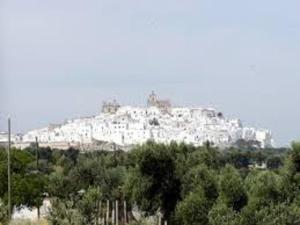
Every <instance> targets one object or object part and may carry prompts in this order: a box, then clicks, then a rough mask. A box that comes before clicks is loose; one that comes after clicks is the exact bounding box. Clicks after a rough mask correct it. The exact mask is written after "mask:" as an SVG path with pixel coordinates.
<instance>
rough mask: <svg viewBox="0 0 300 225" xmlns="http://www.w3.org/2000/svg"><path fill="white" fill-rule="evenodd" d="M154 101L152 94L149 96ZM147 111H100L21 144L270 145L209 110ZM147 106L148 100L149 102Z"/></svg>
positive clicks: (265, 137) (262, 135)
mask: <svg viewBox="0 0 300 225" xmlns="http://www.w3.org/2000/svg"><path fill="white" fill-rule="evenodd" d="M151 95H152V98H153V93H152V94H151ZM156 101H158V102H159V103H160V104H158V106H154V104H148V106H147V107H132V106H120V105H119V104H117V103H116V102H115V103H114V104H115V105H117V106H118V107H116V108H115V110H102V112H101V113H100V115H98V116H93V117H88V118H80V119H73V120H67V121H66V122H65V123H63V124H58V125H50V126H48V127H45V128H41V129H36V130H32V131H29V132H28V133H26V134H25V135H24V136H23V142H24V143H30V142H33V141H34V140H35V137H38V139H39V141H40V142H41V143H61V142H63V143H70V144H78V145H82V144H90V143H92V142H93V141H95V140H96V141H103V142H109V143H115V144H118V145H120V146H129V145H135V144H141V143H144V142H146V141H147V140H149V139H151V140H155V141H156V142H160V143H170V142H171V141H176V142H185V143H188V144H193V145H196V146H200V145H202V144H203V143H205V142H206V141H211V142H213V143H214V145H216V146H230V145H231V144H233V143H235V142H236V141H237V140H239V139H245V140H257V141H259V142H261V145H262V146H263V147H268V146H271V145H272V135H271V133H270V132H269V131H268V130H261V129H259V130H256V129H254V128H247V127H243V125H242V123H241V121H240V120H238V119H229V118H225V117H224V115H223V114H222V113H219V112H217V111H216V110H215V109H212V108H188V107H171V106H170V104H169V102H167V103H168V104H165V105H163V103H164V102H165V101H164V102H160V101H159V100H156ZM148 103H149V100H148Z"/></svg>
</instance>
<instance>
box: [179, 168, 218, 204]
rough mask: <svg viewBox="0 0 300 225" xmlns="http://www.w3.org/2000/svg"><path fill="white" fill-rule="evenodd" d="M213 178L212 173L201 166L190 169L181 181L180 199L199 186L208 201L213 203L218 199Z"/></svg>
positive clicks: (213, 174) (215, 182)
mask: <svg viewBox="0 0 300 225" xmlns="http://www.w3.org/2000/svg"><path fill="white" fill-rule="evenodd" d="M215 177H216V175H215V173H214V171H212V170H209V169H208V168H207V166H205V165H203V164H202V165H199V166H197V167H194V168H192V169H190V170H189V171H188V172H187V173H186V174H185V175H184V176H183V179H182V197H184V196H185V195H187V194H188V193H190V192H191V191H194V190H195V189H197V188H199V186H201V187H202V189H203V191H204V194H205V197H206V198H207V199H208V201H211V202H214V201H215V199H216V198H217V197H218V190H217V188H218V187H217V181H216V179H215Z"/></svg>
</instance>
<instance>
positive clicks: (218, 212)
mask: <svg viewBox="0 0 300 225" xmlns="http://www.w3.org/2000/svg"><path fill="white" fill-rule="evenodd" d="M208 218H209V224H210V225H242V224H243V223H242V218H241V215H240V213H239V212H237V211H235V210H233V209H232V208H230V207H227V206H226V205H225V204H223V203H220V202H217V203H216V204H215V205H214V207H213V208H212V209H211V210H210V212H209V214H208ZM245 225H247V224H245Z"/></svg>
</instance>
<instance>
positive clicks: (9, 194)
mask: <svg viewBox="0 0 300 225" xmlns="http://www.w3.org/2000/svg"><path fill="white" fill-rule="evenodd" d="M10 148H11V122H10V118H8V148H7V192H8V193H7V194H8V219H9V220H10V219H11V172H10Z"/></svg>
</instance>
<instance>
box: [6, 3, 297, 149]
mask: <svg viewBox="0 0 300 225" xmlns="http://www.w3.org/2000/svg"><path fill="white" fill-rule="evenodd" d="M0 76H1V77H0V90H1V91H0V130H4V129H5V124H4V119H3V117H4V116H5V115H7V114H10V115H11V116H12V119H13V131H14V132H19V131H22V132H24V131H26V130H28V129H33V128H37V127H41V126H45V125H47V124H48V123H50V122H60V121H62V120H63V119H64V118H73V117H77V116H79V115H93V114H97V113H98V112H99V111H100V108H101V103H102V101H103V100H105V99H113V98H116V99H118V100H119V101H120V102H121V103H123V104H132V105H144V104H145V98H146V95H147V94H148V93H149V92H150V91H151V90H156V92H157V93H159V94H160V95H161V96H162V97H166V98H168V97H169V98H170V99H171V100H172V101H173V102H174V104H176V105H190V106H215V107H217V108H218V109H219V110H221V111H223V112H224V113H225V114H226V115H228V116H232V117H239V118H240V119H242V121H243V122H244V123H245V124H246V125H253V126H257V127H265V128H268V129H270V130H272V132H273V134H274V137H275V140H276V142H277V143H278V144H280V145H285V144H288V143H289V142H290V141H291V140H293V139H299V138H300V91H299V85H300V1H299V0H285V1H283V0H245V1H241V0H226V1H224V0H218V1H217V0H197V1H196V0H195V1H192V0H184V1H183V0H181V1H175V0H147V1H145V0H119V1H117V0H43V1H41V0H26V1H24V0H0Z"/></svg>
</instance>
